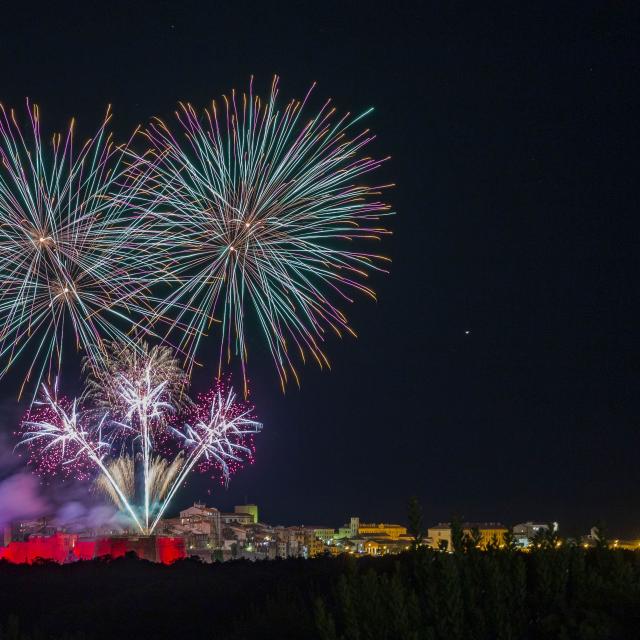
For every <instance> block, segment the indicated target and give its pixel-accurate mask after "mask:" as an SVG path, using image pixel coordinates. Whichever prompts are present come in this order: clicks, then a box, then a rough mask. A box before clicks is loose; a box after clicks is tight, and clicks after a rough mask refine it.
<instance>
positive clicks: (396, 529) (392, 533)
mask: <svg viewBox="0 0 640 640" xmlns="http://www.w3.org/2000/svg"><path fill="white" fill-rule="evenodd" d="M352 520H353V518H352ZM358 535H361V536H362V535H377V536H379V535H387V536H389V538H391V540H397V539H398V538H400V537H401V536H406V535H407V528H406V527H403V526H402V525H399V524H385V523H384V522H381V523H379V524H375V523H374V524H363V523H359V524H358Z"/></svg>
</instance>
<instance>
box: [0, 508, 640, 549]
mask: <svg viewBox="0 0 640 640" xmlns="http://www.w3.org/2000/svg"><path fill="white" fill-rule="evenodd" d="M557 532H558V524H557V523H551V524H543V523H536V522H531V521H530V522H523V523H520V524H517V525H515V526H514V527H513V528H512V529H509V528H507V527H506V526H504V525H502V524H500V523H499V522H463V523H459V524H458V525H457V535H459V536H462V537H464V538H465V539H466V540H471V541H472V543H473V545H474V546H475V547H477V548H480V549H486V548H488V547H490V546H495V547H503V546H505V544H507V543H508V544H510V545H512V546H514V547H517V548H520V549H523V550H528V548H530V547H531V546H532V545H536V544H539V543H540V542H539V541H540V540H541V539H543V538H544V536H548V535H549V534H552V535H557ZM2 533H3V536H2V538H0V558H2V557H5V558H8V559H11V558H21V560H19V561H25V562H30V561H32V560H33V559H34V558H35V555H34V554H36V555H37V554H38V553H42V550H46V549H49V548H51V549H54V551H51V554H52V559H56V560H58V561H65V562H66V561H72V560H73V559H90V558H91V557H99V555H101V554H102V555H105V554H109V555H112V556H113V557H117V556H119V555H124V553H126V552H127V551H134V552H135V553H137V555H139V556H140V557H144V558H146V559H149V560H156V561H161V562H167V561H172V560H174V559H177V558H181V557H196V558H199V559H200V560H202V561H203V562H222V561H227V560H234V559H248V560H274V559H276V558H312V557H316V556H319V555H325V554H328V555H341V554H344V553H347V554H352V555H364V554H366V555H372V556H379V555H387V554H394V553H400V552H402V551H406V550H408V549H409V548H411V545H412V544H415V543H416V540H415V538H414V537H413V536H412V535H410V533H408V531H407V528H406V527H404V526H402V525H400V524H390V523H366V522H361V521H360V518H359V517H356V516H354V517H351V518H350V520H349V522H347V523H345V524H344V525H343V526H341V527H339V528H337V529H335V528H333V527H328V526H319V525H296V526H282V525H271V524H267V523H265V522H261V521H260V519H259V513H258V507H257V505H255V504H244V505H237V506H235V507H234V509H233V511H231V512H224V511H221V510H219V509H216V508H215V507H209V506H207V505H205V504H203V503H198V502H196V503H195V504H193V505H192V506H190V507H188V508H187V509H184V510H182V511H181V512H180V515H179V516H178V517H176V518H165V519H163V520H161V521H160V523H159V525H158V527H157V530H156V532H155V535H154V536H151V537H150V538H152V539H149V540H145V539H143V538H144V536H139V535H138V534H129V533H128V532H126V531H125V532H123V531H121V530H109V529H108V528H104V527H103V528H100V529H92V530H86V531H73V532H70V531H67V530H65V529H64V528H60V527H55V526H53V525H52V524H50V523H49V522H48V521H47V520H46V519H39V520H35V521H29V522H16V523H13V525H11V526H9V527H5V529H4V531H3V532H2ZM424 534H425V535H423V536H422V537H421V539H420V541H419V544H421V545H424V546H428V547H431V548H433V549H436V550H439V551H444V552H449V551H452V550H453V549H454V546H455V540H454V538H455V535H456V533H455V527H454V526H453V525H452V523H450V522H441V523H438V524H435V525H433V526H432V527H429V528H428V529H427V530H426V531H425V532H424ZM574 542H576V543H578V544H582V545H584V546H594V545H595V544H597V543H598V535H597V530H596V529H593V530H592V531H591V533H590V534H589V535H586V536H583V537H582V538H581V539H580V540H579V541H574ZM557 544H561V543H560V542H559V539H558V542H557ZM612 546H614V547H620V548H633V549H638V548H639V547H640V543H639V542H638V541H620V540H616V541H612ZM15 561H18V560H15Z"/></svg>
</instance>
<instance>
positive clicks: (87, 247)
mask: <svg viewBox="0 0 640 640" xmlns="http://www.w3.org/2000/svg"><path fill="white" fill-rule="evenodd" d="M27 112H28V116H29V122H28V125H27V126H26V127H24V128H23V127H21V126H20V124H19V122H18V119H17V116H16V113H15V112H14V111H13V110H10V111H8V110H6V109H5V108H4V107H3V106H2V105H0V377H2V376H3V375H4V374H5V373H6V372H7V370H8V369H9V368H10V367H11V366H12V364H13V362H14V361H15V360H16V358H17V357H18V356H19V354H20V353H21V352H23V351H25V349H26V350H28V352H29V361H30V365H29V367H28V371H27V374H26V377H25V382H26V381H27V380H28V379H30V378H32V377H34V378H35V380H34V385H33V386H34V388H35V389H37V388H38V386H39V382H40V380H41V379H42V377H43V375H45V374H50V373H51V372H52V371H53V370H55V371H57V370H58V369H59V367H60V360H61V357H62V350H63V344H64V336H65V333H66V332H69V331H70V333H71V334H72V337H73V339H74V340H73V341H74V342H75V345H76V347H77V348H78V349H81V350H83V351H84V352H86V354H88V356H89V358H90V360H91V362H92V363H93V364H95V363H98V362H100V361H101V359H102V354H103V351H104V347H103V339H104V338H111V339H116V340H119V341H122V342H125V343H126V342H129V340H130V338H129V337H128V330H129V329H130V328H131V322H132V318H133V317H134V316H135V315H136V314H138V313H144V312H145V311H146V312H147V313H148V310H147V306H148V305H147V303H146V302H145V296H144V295H143V290H144V287H145V285H146V284H148V282H149V279H150V277H151V276H152V274H153V271H154V270H153V268H151V265H152V264H153V254H152V253H149V252H148V251H147V249H146V248H145V241H144V237H145V235H144V233H142V232H141V224H142V222H141V221H140V220H137V219H135V218H133V217H132V216H130V214H129V210H130V207H129V201H128V199H127V197H126V196H124V195H123V193H124V192H125V191H126V192H127V193H128V194H130V195H133V194H135V193H136V190H137V188H138V186H136V185H134V184H132V182H131V175H132V174H131V173H130V172H128V170H129V167H124V163H123V162H122V157H123V155H122V149H121V148H119V147H118V146H117V145H115V144H114V143H113V141H112V138H111V135H110V134H109V133H108V132H107V126H108V124H109V120H110V118H111V115H110V112H109V111H107V114H106V117H105V119H104V121H103V123H102V125H101V126H100V128H99V129H98V132H97V134H96V135H95V136H94V137H93V138H91V139H89V140H87V141H86V142H85V143H84V144H83V145H81V146H80V147H79V148H76V145H75V142H74V122H73V121H72V122H71V125H70V126H69V129H68V131H67V132H66V134H64V135H60V134H56V135H54V136H53V139H52V141H51V144H50V145H49V144H47V143H43V140H42V136H41V130H40V114H39V110H38V107H37V106H35V105H31V104H30V103H29V102H28V101H27ZM23 129H24V131H23ZM138 177H140V174H139V173H138ZM140 184H142V183H140Z"/></svg>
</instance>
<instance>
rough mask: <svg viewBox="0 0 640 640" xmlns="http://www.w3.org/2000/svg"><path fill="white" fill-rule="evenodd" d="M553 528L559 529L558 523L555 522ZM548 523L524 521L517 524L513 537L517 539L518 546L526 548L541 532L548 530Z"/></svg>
mask: <svg viewBox="0 0 640 640" xmlns="http://www.w3.org/2000/svg"><path fill="white" fill-rule="evenodd" d="M552 526H553V530H554V531H558V523H557V522H554V523H553V524H552ZM548 530H549V525H548V524H537V523H535V522H531V521H529V522H522V523H520V524H516V525H515V526H514V527H513V537H514V539H515V543H516V545H517V546H519V547H521V548H523V549H526V548H527V547H528V546H529V545H530V544H531V543H532V542H533V539H534V538H535V537H536V536H537V535H538V534H539V533H540V532H541V531H548Z"/></svg>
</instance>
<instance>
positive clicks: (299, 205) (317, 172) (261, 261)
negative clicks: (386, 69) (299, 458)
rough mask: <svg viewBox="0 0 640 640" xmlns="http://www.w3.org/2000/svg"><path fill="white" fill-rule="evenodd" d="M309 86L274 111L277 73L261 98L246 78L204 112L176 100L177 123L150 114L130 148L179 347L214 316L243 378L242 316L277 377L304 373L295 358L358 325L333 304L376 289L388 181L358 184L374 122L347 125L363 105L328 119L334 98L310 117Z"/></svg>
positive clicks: (316, 352) (372, 164) (164, 307)
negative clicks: (135, 150) (145, 144)
mask: <svg viewBox="0 0 640 640" xmlns="http://www.w3.org/2000/svg"><path fill="white" fill-rule="evenodd" d="M310 93H311V91H310V92H309V93H308V94H307V96H305V98H304V99H303V100H302V101H296V100H294V101H292V102H290V103H289V104H287V105H286V106H285V107H284V108H281V107H279V106H278V104H277V95H278V79H277V78H275V79H274V82H273V85H272V88H271V95H270V97H269V99H268V100H267V101H264V102H263V101H262V100H261V99H260V98H259V97H258V96H256V95H254V94H253V89H252V86H251V85H250V88H249V93H248V95H247V94H243V95H242V96H238V95H236V93H235V92H233V93H232V94H231V97H230V98H227V97H224V98H223V100H222V103H221V104H218V103H216V102H215V101H214V102H213V104H212V106H211V108H210V109H207V110H205V111H204V114H203V116H202V117H201V116H200V114H199V113H198V112H197V111H196V110H195V109H194V108H193V107H192V106H191V105H190V104H181V105H180V109H179V110H178V111H177V112H176V117H177V126H175V127H174V126H172V125H169V124H166V123H164V122H163V121H161V120H155V121H154V122H153V123H152V124H151V125H150V126H149V128H148V129H147V130H146V131H145V132H144V133H145V135H146V137H147V138H148V140H149V142H150V143H151V147H152V149H151V152H150V153H148V154H146V155H145V156H144V157H136V158H135V160H136V166H138V167H139V170H140V171H143V172H144V173H145V175H146V176H147V178H148V179H146V180H145V189H144V190H143V191H142V192H139V193H138V194H136V195H137V196H139V197H134V199H135V200H136V204H137V205H140V206H141V207H142V208H144V209H145V210H146V211H147V212H148V214H149V215H150V217H151V218H152V220H153V226H154V228H155V229H156V233H157V239H158V242H159V247H158V248H159V250H164V253H165V256H166V268H167V273H168V276H167V278H166V279H167V280H168V281H169V282H170V283H171V284H172V285H173V288H172V290H171V292H170V293H169V295H168V296H167V298H166V300H165V301H164V302H163V303H162V304H161V305H160V307H159V311H160V315H166V314H167V315H168V314H171V313H173V322H174V324H173V326H172V328H175V327H176V326H177V325H180V326H181V327H185V326H186V327H187V328H188V331H186V332H181V336H180V340H181V342H180V344H181V347H182V348H184V349H185V351H187V352H188V353H190V354H195V352H196V351H197V348H198V345H199V342H200V339H201V336H202V335H204V334H205V333H206V332H207V331H208V329H209V325H210V324H211V322H212V321H213V319H214V316H216V315H217V316H219V317H220V318H221V321H222V341H221V343H220V344H221V346H220V357H219V362H220V366H222V363H223V362H224V361H228V360H230V359H231V357H232V356H233V355H236V356H238V357H239V358H240V361H241V363H242V369H243V374H244V376H245V385H246V372H245V365H246V360H247V356H248V348H247V339H246V335H247V329H246V325H247V323H248V322H249V321H250V320H251V321H255V322H256V323H257V325H258V326H259V327H260V328H261V331H262V333H263V335H264V337H265V339H266V342H267V345H268V348H269V350H270V352H271V355H272V356H273V360H274V362H275V365H276V368H277V371H278V373H279V376H280V380H281V383H282V385H283V387H284V385H285V384H286V382H287V379H288V377H289V376H290V375H293V376H294V378H295V379H296V380H298V374H297V372H296V360H298V359H301V360H302V361H304V360H305V359H306V358H307V357H308V356H309V355H311V356H312V357H313V358H314V359H315V360H316V361H317V362H318V363H319V364H320V366H323V365H328V360H327V356H326V355H325V352H324V342H325V339H326V333H327V331H328V330H329V331H333V332H335V333H336V334H338V335H342V334H343V333H344V332H345V331H346V332H348V333H354V332H353V329H352V328H351V327H350V325H349V322H348V319H347V317H346V315H345V313H344V312H343V311H342V309H341V308H340V305H341V303H344V302H351V301H352V297H351V296H352V294H353V292H355V291H357V292H360V293H364V294H366V295H368V296H371V297H375V294H374V292H373V290H372V289H371V288H370V287H369V286H368V285H367V284H365V282H366V279H367V276H368V273H369V272H370V271H371V270H372V269H377V270H383V264H384V260H385V258H384V257H382V256H380V255H378V254H377V253H372V252H370V251H368V250H365V249H363V248H361V246H360V243H361V241H364V240H379V239H380V238H381V237H382V236H384V235H385V234H387V233H388V232H387V231H386V230H385V229H384V228H382V227H381V226H379V221H380V218H381V217H382V216H384V215H389V214H390V211H389V207H388V206H387V205H386V204H384V203H383V202H381V201H380V200H379V195H380V192H381V190H382V189H383V187H384V185H381V186H367V185H366V184H364V183H363V182H362V180H363V177H364V176H365V174H368V173H369V172H371V171H373V170H374V169H376V168H378V167H379V165H380V164H381V162H382V161H380V160H375V159H373V158H371V157H368V156H366V155H363V150H364V148H365V147H366V146H367V144H368V143H369V142H370V141H371V140H372V139H373V137H374V136H373V135H371V134H370V133H369V131H368V130H364V131H362V132H360V133H355V134H352V132H353V131H354V129H355V127H356V124H357V123H358V122H359V120H360V119H361V118H362V117H363V116H364V115H366V114H367V113H368V111H367V112H365V113H363V114H362V115H360V116H357V117H351V116H350V115H349V114H346V115H344V116H342V117H336V113H335V109H334V108H333V107H332V106H331V104H330V102H329V101H328V102H326V103H325V104H324V106H323V107H322V108H321V109H320V111H319V112H317V113H316V114H315V115H313V116H312V117H310V118H308V119H305V118H304V116H303V110H304V107H305V104H306V102H307V100H308V98H309V94H310ZM248 316H253V317H251V318H249V317H248ZM296 354H297V355H296ZM245 393H246V386H245Z"/></svg>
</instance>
